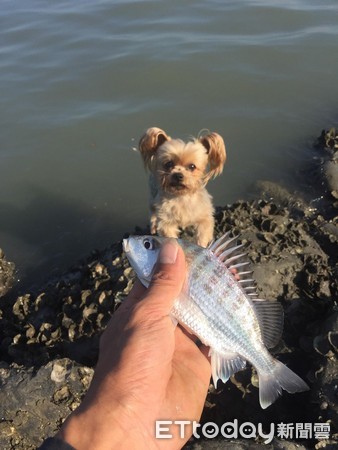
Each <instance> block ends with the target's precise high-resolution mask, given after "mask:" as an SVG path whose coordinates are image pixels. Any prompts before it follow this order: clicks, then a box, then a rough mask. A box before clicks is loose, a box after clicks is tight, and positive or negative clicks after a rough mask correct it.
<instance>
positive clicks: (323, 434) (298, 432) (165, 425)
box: [155, 419, 330, 444]
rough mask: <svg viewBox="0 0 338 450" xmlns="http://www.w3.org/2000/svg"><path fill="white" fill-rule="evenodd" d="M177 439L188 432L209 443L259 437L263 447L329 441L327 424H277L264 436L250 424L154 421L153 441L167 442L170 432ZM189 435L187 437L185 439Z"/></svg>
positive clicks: (328, 426)
mask: <svg viewBox="0 0 338 450" xmlns="http://www.w3.org/2000/svg"><path fill="white" fill-rule="evenodd" d="M173 427H176V430H175V431H176V433H177V431H178V434H179V436H180V438H182V439H183V438H186V437H190V434H191V428H192V435H193V436H194V437H195V438H196V439H200V438H202V437H204V438H207V439H213V438H216V437H219V436H222V437H223V438H225V439H238V438H244V439H255V438H257V437H261V438H262V439H263V440H264V443H265V444H270V442H271V441H272V440H273V438H274V437H275V436H277V437H279V438H281V439H293V438H296V439H311V438H315V439H318V440H320V439H329V438H330V424H329V423H314V424H313V423H283V422H281V423H278V424H276V425H275V424H274V423H271V424H270V429H269V430H268V431H267V432H264V430H263V426H262V424H261V423H258V424H257V425H255V424H253V423H251V422H243V423H242V424H239V423H238V420H237V419H235V420H234V421H233V422H225V423H223V424H222V425H221V426H219V425H217V424H216V423H214V422H206V423H205V424H203V425H201V424H200V423H198V422H196V421H190V420H157V421H156V422H155V437H156V439H171V438H172V437H173V434H172V433H173V432H174V428H173ZM187 434H189V435H187Z"/></svg>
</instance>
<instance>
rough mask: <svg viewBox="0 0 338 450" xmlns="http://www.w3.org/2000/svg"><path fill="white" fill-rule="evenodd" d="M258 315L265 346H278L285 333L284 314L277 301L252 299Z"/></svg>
mask: <svg viewBox="0 0 338 450" xmlns="http://www.w3.org/2000/svg"><path fill="white" fill-rule="evenodd" d="M252 302H253V305H254V308H255V311H256V313H257V317H258V322H259V326H260V330H261V333H262V338H263V342H264V344H265V345H266V346H267V347H268V348H272V347H274V346H275V345H277V344H278V341H279V340H280V338H281V336H282V332H283V322H284V312H283V307H282V305H281V304H280V303H279V302H277V301H275V300H260V299H252Z"/></svg>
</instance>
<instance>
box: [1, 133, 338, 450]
mask: <svg viewBox="0 0 338 450" xmlns="http://www.w3.org/2000/svg"><path fill="white" fill-rule="evenodd" d="M316 148H317V155H318V158H317V159H316V161H314V162H313V164H312V166H313V167H309V168H308V169H307V173H308V174H309V173H310V174H314V178H313V180H315V182H312V181H311V183H310V184H311V189H313V190H314V191H316V193H317V195H312V197H313V198H314V197H316V198H317V199H319V200H318V201H316V203H315V206H314V203H313V202H312V203H311V202H308V201H307V200H304V198H307V197H308V196H306V195H300V194H297V195H295V194H294V193H290V192H288V190H287V189H285V188H283V187H281V186H278V185H275V184H273V183H269V182H262V183H260V184H259V186H257V188H258V189H259V197H257V198H259V200H257V199H256V200H253V201H251V202H244V201H239V202H237V203H235V204H233V205H228V206H225V207H222V208H217V213H216V222H217V223H216V230H215V232H216V235H217V236H219V235H221V234H223V233H224V232H225V231H228V230H231V231H232V233H233V234H240V235H241V241H242V242H244V243H245V244H246V245H247V252H248V255H249V257H250V259H251V261H252V265H253V269H254V278H255V279H256V281H257V288H258V290H259V291H260V292H261V295H262V297H264V298H268V299H269V298H271V299H277V300H279V301H280V302H281V303H282V305H283V307H284V312H285V326H284V333H283V340H282V341H281V342H280V343H279V345H278V346H277V347H276V348H275V349H273V351H272V353H273V354H275V355H276V357H278V359H280V360H281V361H282V362H284V363H285V364H287V365H288V366H289V367H290V368H291V369H292V370H294V371H295V372H296V373H297V374H299V375H300V376H301V377H302V378H303V379H304V380H306V381H307V383H308V384H309V385H310V387H311V389H310V391H309V392H305V393H301V394H297V395H288V394H287V393H285V392H284V394H283V396H282V397H281V398H280V399H279V400H278V401H277V402H276V403H274V404H273V405H272V406H271V407H269V408H268V409H267V410H262V409H261V408H260V406H259V402H258V389H257V377H256V374H255V372H254V370H253V369H252V368H251V367H248V368H247V369H245V370H244V371H241V372H239V373H237V374H236V375H235V376H234V377H232V378H231V380H230V381H229V382H228V383H226V384H225V385H222V386H219V388H218V389H215V388H214V387H213V386H212V385H210V389H209V393H208V397H207V399H206V403H205V408H204V412H203V416H202V420H201V423H202V424H204V423H206V422H209V421H212V422H215V423H216V424H219V425H221V424H223V423H224V422H229V421H232V422H233V421H234V420H235V419H237V420H238V422H239V424H241V423H243V422H251V423H253V424H258V423H262V424H263V428H264V429H266V430H269V427H270V424H271V423H274V424H280V423H289V424H294V425H295V424H297V423H310V424H314V423H328V424H330V438H329V439H324V440H323V439H318V438H316V436H314V435H312V437H311V438H310V436H308V437H309V438H308V439H297V436H296V433H295V432H294V435H293V436H289V439H281V438H278V437H277V434H276V437H275V439H274V440H273V441H272V442H271V443H270V444H267V445H264V444H263V443H262V442H263V441H262V439H259V438H258V439H256V440H253V439H250V440H247V439H240V438H238V439H224V438H222V439H220V438H218V439H217V438H215V439H212V440H211V439H206V438H204V439H202V440H198V439H195V440H191V441H190V442H189V443H188V444H187V446H186V448H188V449H194V450H200V449H230V448H231V449H247V448H250V449H251V448H253V449H260V448H264V449H282V448H288V449H293V448H296V447H297V448H301V449H302V448H306V449H307V448H323V447H326V448H329V449H330V448H332V449H333V448H337V445H338V434H337V433H338V376H337V375H338V367H337V348H338V309H337V298H338V281H337V275H338V214H337V211H338V137H337V133H336V131H335V130H330V131H328V132H323V133H322V135H321V137H320V138H319V139H318V142H317V145H316ZM311 176H312V175H311ZM136 232H138V233H142V230H140V229H137V230H136ZM13 271H14V266H13V264H11V263H8V262H7V261H6V259H5V257H4V255H3V254H2V253H1V252H0V297H1V298H0V339H1V344H0V387H1V388H0V448H1V449H4V450H9V449H35V448H36V447H37V446H39V445H40V444H41V442H42V441H43V439H45V438H46V437H47V436H51V435H53V434H54V433H55V432H56V430H57V429H58V428H59V426H60V425H61V423H62V421H63V420H64V419H65V418H66V417H67V415H68V414H69V413H70V412H71V411H73V410H74V409H75V408H76V407H77V406H78V405H79V403H80V401H81V398H82V397H83V395H84V394H85V392H86V390H87V388H88V386H89V384H90V381H91V377H92V375H93V367H94V366H95V363H96V360H97V354H98V341H99V336H100V334H101V332H102V331H103V330H104V328H105V326H106V324H107V322H108V321H109V319H110V317H111V316H112V314H114V311H115V310H116V308H118V306H119V304H120V303H121V301H123V299H124V298H125V296H126V295H127V293H128V292H129V290H130V288H131V286H132V284H133V277H134V274H133V272H132V270H131V269H130V267H129V265H128V262H127V260H126V258H125V256H124V255H123V254H122V248H121V243H116V244H114V245H112V246H111V247H110V248H107V249H106V250H104V251H101V252H98V251H95V252H93V253H92V255H90V256H89V257H88V259H87V260H86V261H82V262H80V263H78V264H76V265H75V266H74V267H72V268H71V269H70V270H69V271H68V272H67V273H65V274H64V275H63V276H61V277H59V278H58V279H54V280H51V281H50V282H49V283H48V284H47V285H46V286H44V287H43V288H41V290H40V291H39V292H35V293H32V292H31V293H27V294H25V295H21V296H19V297H16V296H15V295H13V294H11V290H10V287H11V284H12V280H13V277H14V275H13ZM112 347H113V343H112ZM192 382H193V380H192ZM220 384H221V383H220Z"/></svg>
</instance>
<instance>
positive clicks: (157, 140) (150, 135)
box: [139, 127, 170, 169]
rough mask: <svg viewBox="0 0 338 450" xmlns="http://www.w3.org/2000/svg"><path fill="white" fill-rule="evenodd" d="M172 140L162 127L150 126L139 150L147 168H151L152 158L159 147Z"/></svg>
mask: <svg viewBox="0 0 338 450" xmlns="http://www.w3.org/2000/svg"><path fill="white" fill-rule="evenodd" d="M168 140H170V137H169V136H168V135H167V133H166V132H165V131H163V130H161V129H160V128H157V127H152V128H148V130H147V131H146V132H145V134H144V135H143V136H142V137H141V139H140V142H139V150H140V153H141V156H142V159H143V162H144V165H145V167H146V169H150V168H151V162H152V159H153V157H154V155H155V153H156V151H157V149H158V148H159V147H160V146H161V145H162V144H163V143H164V142H165V141H168Z"/></svg>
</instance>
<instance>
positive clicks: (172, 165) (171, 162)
mask: <svg viewBox="0 0 338 450" xmlns="http://www.w3.org/2000/svg"><path fill="white" fill-rule="evenodd" d="M173 167H174V162H173V161H168V162H166V163H165V164H164V168H165V170H168V171H169V170H171V169H172V168H173Z"/></svg>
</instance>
